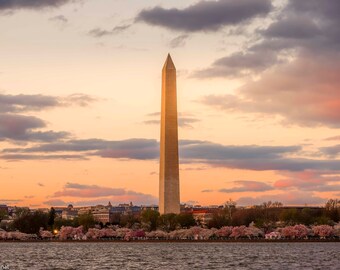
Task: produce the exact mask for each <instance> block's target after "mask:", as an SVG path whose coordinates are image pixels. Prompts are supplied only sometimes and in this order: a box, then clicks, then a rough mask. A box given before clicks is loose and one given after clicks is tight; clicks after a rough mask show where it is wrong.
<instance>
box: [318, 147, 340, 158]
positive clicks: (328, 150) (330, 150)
mask: <svg viewBox="0 0 340 270" xmlns="http://www.w3.org/2000/svg"><path fill="white" fill-rule="evenodd" d="M319 150H320V151H321V153H323V154H324V155H326V156H328V157H332V158H334V157H337V156H339V154H340V144H338V145H334V146H328V147H321V148H320V149H319Z"/></svg>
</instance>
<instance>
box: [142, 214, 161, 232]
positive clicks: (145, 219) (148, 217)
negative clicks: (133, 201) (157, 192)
mask: <svg viewBox="0 0 340 270" xmlns="http://www.w3.org/2000/svg"><path fill="white" fill-rule="evenodd" d="M158 218H159V212H158V211H155V210H151V209H147V210H144V211H143V212H142V214H141V222H142V224H143V223H144V224H146V225H147V227H148V229H149V231H154V230H156V229H157V221H158Z"/></svg>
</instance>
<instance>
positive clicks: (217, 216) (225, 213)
mask: <svg viewBox="0 0 340 270" xmlns="http://www.w3.org/2000/svg"><path fill="white" fill-rule="evenodd" d="M227 225H230V219H229V209H228V208H224V209H220V210H218V211H215V212H214V213H213V215H212V218H211V220H210V221H209V222H208V224H207V226H208V228H216V229H219V228H221V227H223V226H227Z"/></svg>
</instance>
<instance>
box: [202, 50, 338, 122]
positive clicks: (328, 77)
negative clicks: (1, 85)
mask: <svg viewBox="0 0 340 270" xmlns="http://www.w3.org/2000/svg"><path fill="white" fill-rule="evenodd" d="M339 60H340V55H333V56H332V57H329V55H327V54H324V55H312V54H310V53H306V54H305V55H304V57H302V56H301V57H300V58H297V59H296V60H295V61H293V62H291V63H286V64H284V65H280V66H277V67H276V68H274V69H272V70H270V71H268V72H266V73H264V74H263V75H262V77H261V79H260V80H257V81H250V82H247V83H246V84H245V85H244V86H242V87H240V88H239V89H238V90H237V92H236V94H235V95H209V96H206V97H204V98H203V99H202V100H201V102H202V103H204V104H206V105H208V106H212V107H215V108H217V109H219V110H224V111H226V112H246V113H260V114H263V115H265V114H269V115H270V116H273V115H276V116H280V117H281V119H283V120H284V122H286V123H293V124H297V125H300V126H312V127H315V126H316V125H324V126H328V127H332V128H338V127H339V126H340V107H339V102H340V92H339V90H338V89H339V87H340V78H339V76H338V70H339V68H340V65H339Z"/></svg>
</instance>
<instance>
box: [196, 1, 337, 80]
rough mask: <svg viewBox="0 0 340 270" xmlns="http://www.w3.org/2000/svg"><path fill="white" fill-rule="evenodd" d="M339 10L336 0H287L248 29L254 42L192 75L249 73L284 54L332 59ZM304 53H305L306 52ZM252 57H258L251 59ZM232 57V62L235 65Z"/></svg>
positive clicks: (281, 59) (236, 74) (258, 69)
mask: <svg viewBox="0 0 340 270" xmlns="http://www.w3.org/2000/svg"><path fill="white" fill-rule="evenodd" d="M339 12H340V7H339V3H338V2H337V1H333V0H325V1H323V2H322V5H320V2H319V1H318V0H311V1H309V0H301V1H294V0H289V1H288V3H287V5H286V6H285V7H283V8H282V10H281V12H279V13H278V15H276V16H275V17H274V21H273V23H271V24H270V25H269V26H268V27H267V28H265V29H257V30H255V32H253V33H252V36H253V38H254V37H255V39H256V42H251V43H250V45H249V46H248V47H247V48H246V49H243V50H242V51H239V52H236V53H234V54H233V55H228V56H226V57H223V58H220V59H217V60H216V61H215V62H213V63H212V64H211V66H210V67H208V68H205V69H202V70H199V71H197V72H195V73H194V74H193V76H194V77H197V78H207V77H233V76H243V75H252V74H254V73H259V72H262V71H264V70H266V69H268V68H270V67H272V66H273V65H276V64H280V63H282V62H285V61H283V59H286V58H287V56H288V57H294V58H301V59H305V58H306V57H313V56H314V55H318V56H320V55H324V56H325V57H326V58H328V59H329V60H332V58H333V54H335V55H338V52H339V49H340V29H339V27H338V25H339V24H340V19H339V16H338V14H339ZM306 53H308V54H309V55H308V56H306ZM254 58H255V59H254ZM256 58H258V61H255V60H256ZM262 58H263V59H262ZM336 58H338V56H336ZM261 60H262V61H261ZM233 61H235V62H236V66H235V67H234V66H233V65H232V63H233ZM238 63H241V64H240V65H239V64H238Z"/></svg>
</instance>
